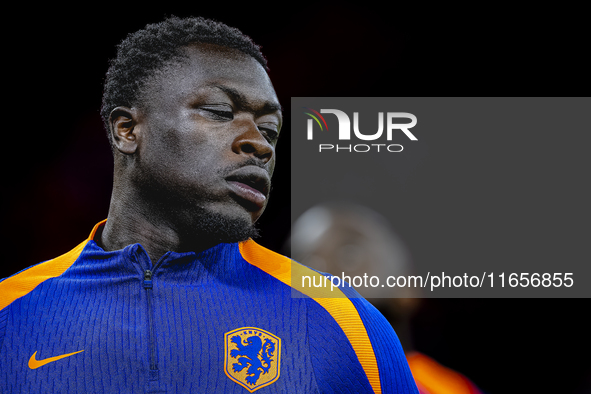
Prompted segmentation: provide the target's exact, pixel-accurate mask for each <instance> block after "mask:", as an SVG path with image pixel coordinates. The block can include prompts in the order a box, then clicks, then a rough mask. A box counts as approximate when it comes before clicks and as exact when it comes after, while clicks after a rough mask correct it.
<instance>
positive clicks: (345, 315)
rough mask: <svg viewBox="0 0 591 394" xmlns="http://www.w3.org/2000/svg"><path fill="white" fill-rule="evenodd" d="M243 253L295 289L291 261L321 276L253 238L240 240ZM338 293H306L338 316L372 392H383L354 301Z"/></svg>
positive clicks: (371, 350)
mask: <svg viewBox="0 0 591 394" xmlns="http://www.w3.org/2000/svg"><path fill="white" fill-rule="evenodd" d="M240 254H241V255H242V257H243V258H244V260H246V261H247V262H248V263H249V264H252V265H254V266H255V267H258V268H259V269H261V270H262V271H264V272H266V273H268V274H269V275H271V276H273V277H274V278H276V279H278V280H279V281H281V282H283V283H285V284H286V285H288V286H289V287H292V288H294V287H293V286H292V285H291V268H292V264H294V265H297V267H296V268H297V270H298V271H301V272H302V273H303V272H305V273H306V275H311V276H312V275H320V274H319V273H317V272H316V271H314V270H312V269H310V268H307V267H306V266H303V265H301V264H299V263H297V262H295V261H293V260H291V259H289V258H288V257H285V256H282V255H280V254H278V253H275V252H273V251H271V250H269V249H266V248H264V247H262V246H260V245H258V244H257V243H256V242H254V241H253V240H252V239H250V240H248V241H245V242H241V243H240ZM297 290H298V291H301V292H303V293H306V290H307V289H302V288H297ZM336 290H338V289H336ZM339 292H340V293H341V296H340V297H336V296H335V294H334V292H333V293H331V294H330V295H329V296H327V297H322V296H319V294H318V293H317V292H315V291H310V292H309V293H310V294H306V295H308V296H310V297H311V298H312V299H313V300H314V301H316V302H317V303H318V304H320V305H321V306H322V307H323V308H324V309H326V311H327V312H328V313H329V314H330V315H331V316H332V317H333V318H334V319H335V321H336V322H337V323H338V325H339V326H340V327H341V329H342V330H343V332H344V333H345V335H346V336H347V339H349V342H350V343H351V346H352V347H353V350H354V351H355V354H357V358H358V360H359V363H360V364H361V366H362V367H363V370H364V371H365V374H366V376H367V379H368V380H369V383H370V385H371V387H372V388H373V391H374V392H375V393H381V392H382V387H381V382H380V371H379V370H378V363H377V360H376V356H375V353H374V350H373V347H372V345H371V342H370V340H369V336H368V335H367V331H366V329H365V326H364V325H363V321H362V320H361V317H360V316H359V312H357V309H356V308H355V306H354V305H353V303H352V302H351V300H349V299H348V298H347V297H346V296H345V295H344V294H342V292H341V291H340V290H339Z"/></svg>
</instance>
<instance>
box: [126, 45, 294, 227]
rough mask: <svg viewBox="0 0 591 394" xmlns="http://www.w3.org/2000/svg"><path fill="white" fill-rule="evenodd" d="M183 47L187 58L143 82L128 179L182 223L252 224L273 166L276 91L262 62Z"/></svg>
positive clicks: (198, 47)
mask: <svg viewBox="0 0 591 394" xmlns="http://www.w3.org/2000/svg"><path fill="white" fill-rule="evenodd" d="M186 51H187V54H188V56H189V57H188V59H187V60H186V61H183V62H180V63H173V64H171V65H169V66H166V67H165V68H164V69H162V70H161V71H159V72H157V73H156V75H155V76H154V77H153V78H152V79H150V80H149V81H148V82H147V84H146V86H147V88H146V91H145V93H144V95H143V97H144V100H143V104H142V105H141V106H140V116H139V122H138V126H139V127H140V130H141V133H139V138H138V139H139V141H138V151H137V160H136V163H137V164H136V168H137V169H138V170H139V171H138V174H137V176H136V177H135V178H134V179H135V180H136V181H137V182H139V184H140V186H141V188H143V190H146V191H147V192H149V193H154V196H156V195H157V196H159V197H157V198H159V199H160V200H163V199H164V201H165V202H164V203H165V204H169V205H170V206H168V207H165V209H168V210H169V211H171V212H175V213H174V214H175V215H177V216H178V218H179V220H180V221H181V222H187V221H188V222H192V221H193V222H194V221H200V220H204V217H205V216H207V215H214V216H216V217H223V218H224V219H225V220H227V221H231V222H233V223H240V225H241V226H242V225H244V226H251V227H252V224H253V223H254V222H255V221H256V220H257V219H258V218H259V216H260V215H261V214H262V213H263V210H264V209H265V207H266V205H267V201H268V197H269V191H270V187H271V185H270V179H271V175H272V173H273V169H274V166H275V145H276V143H277V137H278V133H279V130H280V129H281V123H282V116H281V109H280V108H281V107H280V105H279V101H278V99H277V95H276V94H275V90H274V89H273V86H272V84H271V81H270V79H269V77H268V75H267V73H266V71H265V70H264V69H263V67H262V66H261V65H260V64H259V63H258V62H257V61H256V60H255V59H253V58H252V57H250V56H248V55H246V54H244V53H242V52H240V51H238V50H233V49H228V48H223V47H220V46H216V45H204V44H200V45H194V46H191V47H188V48H186ZM190 224H191V225H193V223H190ZM195 224H198V223H195Z"/></svg>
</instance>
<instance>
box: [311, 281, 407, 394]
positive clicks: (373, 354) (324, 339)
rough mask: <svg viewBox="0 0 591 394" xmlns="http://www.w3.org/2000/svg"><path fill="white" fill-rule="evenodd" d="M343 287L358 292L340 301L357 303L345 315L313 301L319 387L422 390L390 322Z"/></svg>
mask: <svg viewBox="0 0 591 394" xmlns="http://www.w3.org/2000/svg"><path fill="white" fill-rule="evenodd" d="M343 290H344V292H345V293H346V294H347V295H348V296H351V295H352V296H353V297H351V298H344V299H342V300H341V301H340V302H341V303H343V305H345V303H350V304H352V306H353V307H354V308H349V312H347V313H346V314H342V315H339V314H338V313H331V312H329V310H330V308H329V310H327V309H326V308H324V307H323V306H322V305H320V304H319V303H318V302H316V301H317V300H314V299H309V300H308V304H309V305H308V340H309V345H310V354H311V358H312V363H313V366H314V370H315V374H316V382H317V385H318V388H319V391H320V392H321V393H377V392H381V393H397V394H418V389H417V387H416V384H415V381H414V379H413V376H412V374H411V371H410V368H409V366H408V362H407V361H406V357H405V355H404V351H403V350H402V346H401V344H400V341H399V339H398V336H397V335H396V333H395V332H394V329H393V328H392V326H391V325H390V323H389V322H388V321H387V320H386V318H385V317H384V316H383V315H382V314H381V313H380V312H379V311H378V310H377V309H376V308H375V307H373V306H372V305H371V304H370V303H369V302H368V301H367V300H365V299H364V298H361V297H360V296H359V295H358V293H357V292H355V291H354V290H352V289H343ZM351 310H352V311H351ZM355 313H356V314H357V316H352V315H354V314H355ZM355 320H357V321H359V320H360V321H361V323H362V324H360V325H359V324H358V325H359V328H354V326H355V324H354V322H355Z"/></svg>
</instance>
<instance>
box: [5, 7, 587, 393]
mask: <svg viewBox="0 0 591 394" xmlns="http://www.w3.org/2000/svg"><path fill="white" fill-rule="evenodd" d="M79 7H80V8H78V7H69V8H63V9H60V8H58V7H47V8H45V9H42V8H35V7H30V8H28V9H24V7H19V8H20V9H18V10H16V9H13V10H12V11H8V10H7V11H5V20H6V22H10V23H9V24H5V25H4V28H3V29H4V30H5V34H4V35H3V36H4V40H3V60H4V61H3V63H4V64H5V67H4V72H3V74H4V78H3V87H4V89H3V92H4V95H5V98H6V99H5V100H4V104H3V113H4V116H3V125H4V133H3V134H4V138H3V139H2V141H3V148H4V149H3V155H2V164H3V170H4V171H3V182H2V200H3V204H2V206H1V209H2V226H1V236H2V249H3V254H4V256H3V259H2V265H1V272H0V277H5V276H8V275H10V274H13V273H15V272H17V271H19V270H21V269H23V268H25V267H27V266H29V265H32V264H35V263H37V262H40V261H44V260H47V259H49V258H52V257H55V256H57V255H59V254H62V253H64V252H66V251H68V250H70V249H71V248H72V247H74V246H75V245H77V244H78V243H79V242H81V241H82V240H83V239H84V238H85V237H86V236H87V235H88V233H89V231H90V229H91V228H92V226H93V225H94V224H95V223H96V222H98V221H100V220H102V219H104V218H105V217H106V216H107V211H108V204H109V198H110V192H111V181H112V163H111V153H110V150H109V147H108V143H107V140H106V137H105V133H104V130H103V126H102V124H101V121H100V117H99V113H98V111H99V107H100V100H101V93H102V81H103V77H104V74H105V72H106V70H107V67H108V59H110V58H112V57H113V56H114V54H115V45H116V44H117V43H118V42H119V41H120V40H121V39H123V38H124V37H125V35H126V34H127V33H129V32H132V31H135V30H137V29H139V28H141V27H143V26H144V25H145V24H147V23H151V22H157V21H159V20H161V19H162V18H163V17H164V16H166V15H170V14H173V15H177V16H187V15H202V16H205V17H210V18H215V19H218V20H220V21H223V22H225V23H227V24H229V25H232V26H235V27H238V28H240V29H241V30H242V31H243V32H245V33H246V34H247V35H250V36H251V37H252V38H253V39H254V40H255V42H257V43H259V44H260V45H262V49H263V52H264V53H265V55H266V56H267V58H268V60H269V65H270V68H271V72H270V75H271V79H272V80H273V82H274V85H275V87H276V90H277V93H278V95H279V99H280V101H281V102H282V103H283V105H284V107H285V108H289V101H290V97H296V96H353V97H356V96H584V95H588V93H589V76H588V70H589V69H591V67H589V66H590V65H589V62H588V60H586V57H585V52H586V51H588V49H585V48H586V45H584V44H587V43H586V42H585V40H584V37H585V35H584V31H583V24H582V22H581V21H579V20H578V19H577V15H580V14H581V11H580V10H578V11H577V10H573V9H571V10H564V11H557V10H548V11H544V10H539V9H529V10H526V11H518V10H516V9H509V8H506V9H499V8H496V9H493V8H490V7H489V8H486V7H482V8H480V9H475V8H460V7H458V6H449V5H445V6H444V5H442V6H438V7H436V8H434V7H431V6H426V5H423V6H417V7H412V6H409V5H405V4H395V5H394V7H391V8H390V7H386V6H385V5H377V4H372V3H370V2H363V5H359V4H357V5H355V6H347V5H345V4H344V3H342V2H341V3H334V4H329V3H320V4H319V3H297V4H296V3H294V4H290V5H280V4H277V5H267V4H262V3H250V2H248V3H245V4H243V5H242V6H239V7H236V6H235V5H232V4H221V3H220V4H217V7H214V6H208V5H195V6H192V7H189V6H183V7H174V6H165V5H161V6H160V5H157V3H151V5H150V6H147V7H146V6H140V5H134V4H125V5H118V6H110V5H108V4H101V5H85V6H84V7H82V6H79ZM257 7H261V8H260V9H257ZM289 123H290V117H289V113H286V118H285V126H284V130H283V132H284V135H283V137H282V138H281V139H280V142H279V146H278V151H277V153H278V164H277V169H276V172H275V175H274V189H273V193H272V197H271V200H270V204H269V207H268V210H267V212H266V213H265V215H263V218H262V219H261V221H260V227H261V230H262V234H263V238H262V239H260V240H259V242H260V243H261V244H263V245H265V246H267V247H269V248H271V249H275V250H279V249H280V248H281V246H282V245H283V243H284V242H285V239H286V236H287V235H288V233H289V223H290V213H289V212H290V211H289V199H290V194H289V193H290V190H289V173H290V168H289V161H290V149H289ZM558 143H559V135H557V144H558ZM581 181H583V180H581ZM582 214H583V213H582ZM588 257H589V256H581V259H584V258H585V259H586V260H587V261H589V258H588ZM588 311H589V302H588V300H583V299H574V300H553V299H537V300H536V299H521V300H505V299H494V300H479V299H438V300H437V299H428V300H425V302H424V303H423V306H422V308H421V310H420V311H419V312H418V314H417V316H416V317H415V319H414V321H413V334H414V342H415V347H416V348H417V349H418V350H420V351H422V352H424V353H426V354H428V355H430V356H432V357H434V358H435V359H436V360H438V361H439V362H441V363H442V364H444V365H446V366H448V367H451V368H454V369H456V370H458V371H460V372H462V373H464V374H465V375H467V376H468V377H470V378H471V379H472V380H473V381H474V382H476V383H477V384H478V385H479V386H480V387H481V388H482V389H484V390H485V391H487V392H488V393H523V392H528V393H529V392H540V393H573V394H574V393H577V394H579V393H588V392H591V381H590V380H591V378H590V376H591V363H590V361H589V359H590V358H589V357H588V353H589V351H590V350H591V346H590V340H589V338H588V334H587V332H588V331H589V329H588V322H587V320H586V319H585V317H586V315H588Z"/></svg>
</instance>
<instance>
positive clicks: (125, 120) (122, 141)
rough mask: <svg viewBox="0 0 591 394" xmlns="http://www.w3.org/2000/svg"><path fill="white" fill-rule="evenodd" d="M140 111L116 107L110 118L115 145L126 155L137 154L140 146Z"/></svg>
mask: <svg viewBox="0 0 591 394" xmlns="http://www.w3.org/2000/svg"><path fill="white" fill-rule="evenodd" d="M137 124H138V111H137V109H136V108H128V107H116V108H114V109H113V111H111V115H110V117H109V128H110V130H109V131H110V132H111V136H112V137H113V145H114V146H115V147H116V148H117V149H118V150H119V151H120V152H121V153H124V154H126V155H131V154H133V153H135V151H136V150H137V146H138V131H139V130H138V127H137Z"/></svg>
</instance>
